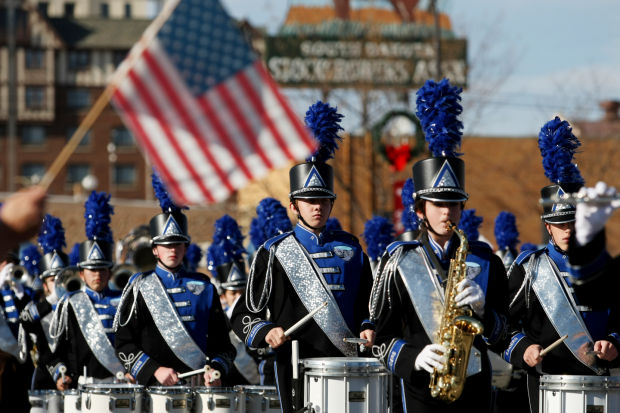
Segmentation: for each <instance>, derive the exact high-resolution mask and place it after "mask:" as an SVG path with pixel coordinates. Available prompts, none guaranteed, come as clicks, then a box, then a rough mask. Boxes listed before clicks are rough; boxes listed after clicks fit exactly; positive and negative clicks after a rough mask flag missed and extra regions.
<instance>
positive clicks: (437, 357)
mask: <svg viewBox="0 0 620 413" xmlns="http://www.w3.org/2000/svg"><path fill="white" fill-rule="evenodd" d="M446 352H447V349H446V348H445V347H444V346H442V345H441V344H429V345H427V346H426V347H424V348H423V349H422V351H420V354H418V357H416V359H415V364H414V369H415V370H416V371H420V370H426V371H428V372H429V373H432V372H433V369H434V368H436V369H437V370H442V369H443V368H444V366H445V365H446V362H447V361H448V360H447V358H446V356H445V355H444V354H445V353H446Z"/></svg>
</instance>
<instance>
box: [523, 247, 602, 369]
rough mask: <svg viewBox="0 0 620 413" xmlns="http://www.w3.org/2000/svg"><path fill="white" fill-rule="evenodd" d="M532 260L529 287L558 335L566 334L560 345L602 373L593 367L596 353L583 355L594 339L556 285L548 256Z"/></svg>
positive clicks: (567, 298) (592, 345) (597, 367)
mask: <svg viewBox="0 0 620 413" xmlns="http://www.w3.org/2000/svg"><path fill="white" fill-rule="evenodd" d="M532 260H535V262H532V261H530V264H529V265H528V269H527V270H528V271H531V272H530V274H528V275H529V276H530V277H531V278H532V289H533V290H534V293H536V296H537V297H538V302H540V305H541V306H542V308H543V310H544V311H545V314H546V315H547V318H549V320H550V321H551V323H552V324H553V327H554V328H555V331H556V332H557V333H558V334H559V335H560V337H562V336H564V335H565V334H566V335H568V337H567V338H566V340H564V344H565V345H566V346H567V347H568V348H569V350H570V351H571V353H573V355H574V356H575V358H577V360H579V361H580V362H582V363H583V364H584V365H585V366H587V367H589V368H590V369H591V370H592V371H593V372H594V373H596V374H599V375H600V374H604V373H605V370H604V369H602V368H600V367H599V366H597V358H596V356H595V355H594V354H592V353H590V354H589V355H588V354H586V353H588V352H589V351H591V350H592V349H593V347H594V341H593V340H592V337H591V336H590V333H589V332H588V329H587V327H586V325H585V323H584V322H583V318H581V315H580V314H579V313H578V312H577V310H576V309H575V305H574V304H573V303H572V302H571V301H570V299H569V297H568V296H567V295H566V293H565V290H564V288H563V287H562V285H561V284H560V279H559V277H560V276H559V275H557V274H556V271H555V269H554V267H553V264H552V263H551V259H550V258H549V256H548V255H547V254H542V255H540V256H539V257H538V259H536V258H532ZM558 272H559V271H558Z"/></svg>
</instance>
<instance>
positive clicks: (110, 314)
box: [47, 191, 123, 388]
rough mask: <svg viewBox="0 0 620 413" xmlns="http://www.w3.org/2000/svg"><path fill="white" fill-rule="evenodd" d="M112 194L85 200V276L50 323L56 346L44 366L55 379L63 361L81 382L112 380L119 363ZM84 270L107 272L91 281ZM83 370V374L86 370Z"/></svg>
mask: <svg viewBox="0 0 620 413" xmlns="http://www.w3.org/2000/svg"><path fill="white" fill-rule="evenodd" d="M109 200H110V195H108V194H106V193H104V192H101V193H97V192H95V191H93V192H92V193H91V194H90V196H89V198H88V199H87V200H86V203H85V209H86V212H85V214H84V216H85V218H86V235H87V238H88V239H87V240H86V241H84V242H82V243H80V246H79V257H80V261H79V263H78V266H77V267H78V269H79V272H80V278H82V280H83V281H84V286H83V288H82V289H80V290H77V291H69V292H67V293H65V294H64V295H63V297H62V298H61V299H60V301H59V302H58V305H57V307H56V310H55V311H54V317H53V319H52V324H51V327H50V333H51V335H52V338H55V339H57V344H56V348H55V350H54V352H53V355H52V357H51V360H50V363H49V364H48V366H47V368H48V370H49V372H50V374H51V375H52V377H53V379H54V382H56V383H57V386H58V380H59V378H61V376H62V374H61V367H62V366H64V367H65V368H66V375H67V376H69V377H70V378H71V382H70V384H69V386H70V387H72V388H75V387H77V385H78V383H81V382H84V383H88V382H90V381H93V382H112V381H113V380H114V378H115V376H116V374H117V373H118V372H122V371H123V366H122V364H121V363H120V361H119V360H118V358H117V357H116V354H115V352H114V334H113V330H112V321H113V319H114V315H115V314H116V307H117V306H118V302H119V295H120V293H118V292H116V291H112V290H110V289H109V288H108V286H107V282H108V278H109V270H110V269H111V268H112V266H113V259H112V257H113V238H112V233H111V231H110V228H109V222H110V218H109V216H110V215H111V214H113V213H114V210H113V207H112V206H110V205H109ZM85 271H102V272H104V273H106V272H107V274H106V275H102V276H101V285H100V286H94V285H89V281H88V279H87V278H86V279H85V276H84V272H85ZM84 373H86V375H85V376H84Z"/></svg>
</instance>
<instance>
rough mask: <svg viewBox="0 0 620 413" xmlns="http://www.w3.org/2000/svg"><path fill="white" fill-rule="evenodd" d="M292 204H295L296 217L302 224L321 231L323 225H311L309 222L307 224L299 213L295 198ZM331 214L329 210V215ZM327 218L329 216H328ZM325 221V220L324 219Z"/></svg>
mask: <svg viewBox="0 0 620 413" xmlns="http://www.w3.org/2000/svg"><path fill="white" fill-rule="evenodd" d="M293 205H295V209H296V210H297V219H298V220H300V221H301V222H302V223H303V224H304V226H306V227H308V228H310V229H311V230H313V231H323V228H325V225H323V226H322V227H313V226H312V225H310V224H308V223H307V222H306V220H305V219H304V217H302V216H301V213H300V212H299V208H298V207H297V200H295V202H293ZM331 214H332V212H331V211H329V215H331ZM328 218H329V216H328ZM325 222H327V221H325Z"/></svg>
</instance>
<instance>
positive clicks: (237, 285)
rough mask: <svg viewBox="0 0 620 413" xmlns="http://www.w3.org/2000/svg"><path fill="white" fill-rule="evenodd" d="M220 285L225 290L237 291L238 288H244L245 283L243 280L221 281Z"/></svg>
mask: <svg viewBox="0 0 620 413" xmlns="http://www.w3.org/2000/svg"><path fill="white" fill-rule="evenodd" d="M221 286H222V288H223V289H225V290H230V291H239V290H245V286H246V283H245V282H242V283H222V284H221Z"/></svg>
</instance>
